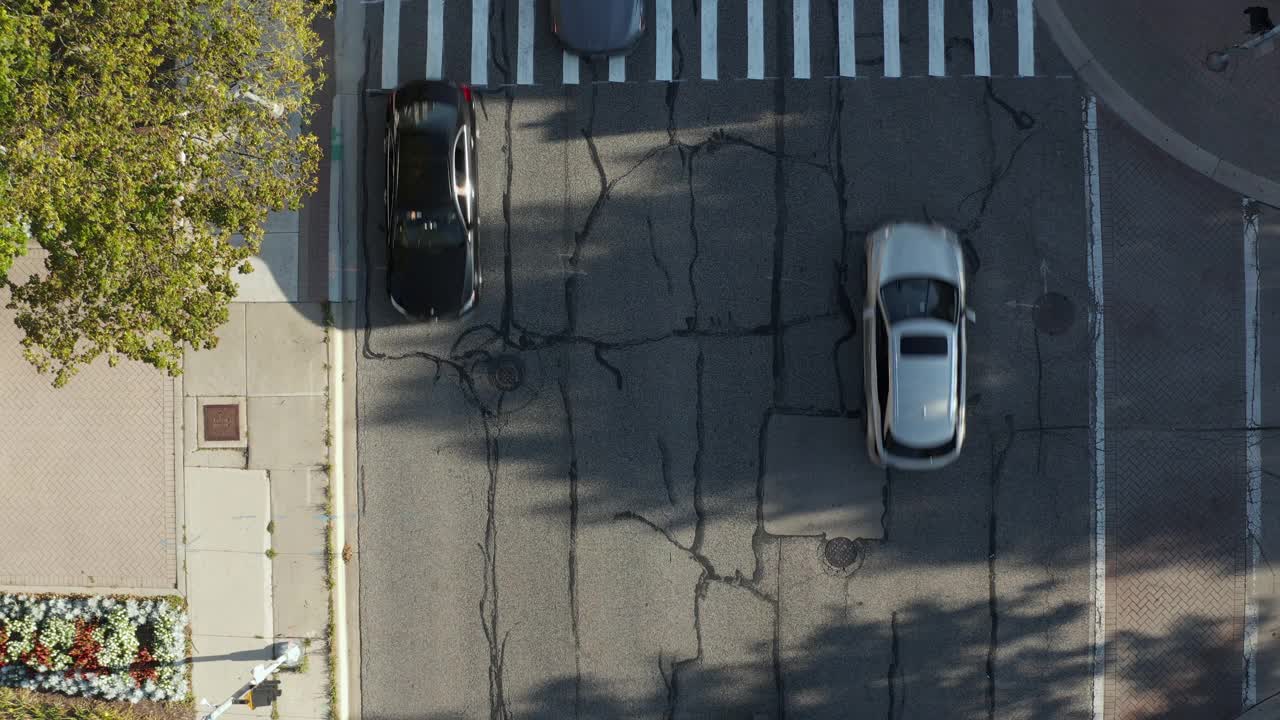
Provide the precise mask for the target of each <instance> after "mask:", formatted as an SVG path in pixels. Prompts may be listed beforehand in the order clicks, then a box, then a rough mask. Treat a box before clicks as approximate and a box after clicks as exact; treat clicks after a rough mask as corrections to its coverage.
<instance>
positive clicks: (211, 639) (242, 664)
mask: <svg viewBox="0 0 1280 720" xmlns="http://www.w3.org/2000/svg"><path fill="white" fill-rule="evenodd" d="M191 643H192V645H194V646H195V649H194V650H193V651H192V663H191V689H192V691H193V692H192V695H193V697H194V698H195V701H196V717H198V718H203V717H204V716H205V715H206V714H208V712H209V710H211V709H212V708H210V707H204V706H202V705H200V701H201V700H207V701H208V702H209V703H210V704H211V705H217V704H218V703H220V702H222V701H223V700H226V699H227V698H228V697H230V696H231V694H232V693H234V692H237V691H238V690H240V688H242V687H244V686H245V685H246V684H247V683H248V682H249V681H250V678H251V677H252V673H253V666H254V665H258V664H262V663H267V662H270V661H271V660H272V658H271V640H269V639H265V640H264V639H259V638H253V637H249V638H243V637H222V636H220V635H192V637H191ZM264 716H265V713H262V712H261V711H259V712H258V713H254V712H253V711H251V710H249V708H248V706H245V705H233V706H232V707H231V710H229V711H227V712H226V713H225V714H223V716H222V717H224V718H225V717H257V718H261V717H264Z"/></svg>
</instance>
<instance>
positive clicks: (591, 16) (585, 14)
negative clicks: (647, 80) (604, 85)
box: [551, 0, 644, 55]
mask: <svg viewBox="0 0 1280 720" xmlns="http://www.w3.org/2000/svg"><path fill="white" fill-rule="evenodd" d="M551 30H552V32H554V33H555V34H556V37H558V38H560V43H561V44H563V45H564V46H565V48H567V49H568V50H569V51H570V52H574V53H577V54H579V55H625V54H627V53H629V52H631V50H632V49H634V48H635V46H636V44H637V43H639V42H640V36H641V35H643V34H644V0H551Z"/></svg>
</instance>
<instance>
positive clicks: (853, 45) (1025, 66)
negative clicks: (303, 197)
mask: <svg viewBox="0 0 1280 720" xmlns="http://www.w3.org/2000/svg"><path fill="white" fill-rule="evenodd" d="M495 1H496V2H500V3H509V4H510V5H509V6H497V7H496V9H502V10H504V12H501V13H492V14H491V12H490V10H491V9H495V6H494V5H493V3H494V2H495ZM366 2H369V3H370V5H371V6H380V7H381V11H382V18H381V25H382V28H381V29H382V48H381V50H382V58H381V79H380V82H381V84H382V87H385V88H391V87H396V86H397V85H399V84H401V83H403V82H407V81H410V80H413V79H415V78H414V77H401V75H402V73H400V66H401V63H402V62H404V63H405V67H406V68H409V67H416V68H421V70H417V71H416V72H414V71H409V70H406V73H404V74H407V75H417V73H418V72H420V73H422V75H420V76H419V77H427V78H441V77H444V76H445V75H446V74H449V75H450V76H451V79H453V80H456V81H459V82H467V83H470V84H472V85H476V86H479V87H484V86H488V85H490V84H491V78H490V72H489V64H490V62H491V57H493V58H500V59H501V60H502V61H503V62H505V60H506V59H508V58H510V59H511V60H512V65H513V66H514V67H505V66H501V65H500V67H502V68H503V70H502V76H501V77H498V78H493V79H492V80H493V83H494V84H507V83H510V84H515V85H536V84H546V83H552V84H557V83H562V84H565V85H576V84H579V83H580V82H582V79H581V73H582V63H583V62H587V60H584V59H583V58H580V57H578V56H577V55H574V54H572V53H569V52H565V51H560V52H559V53H558V54H560V56H561V63H562V64H561V68H560V71H559V72H558V73H557V72H556V71H555V70H554V69H549V68H544V69H542V70H539V68H538V66H539V64H540V63H541V64H545V63H547V62H548V58H552V57H555V54H554V53H555V51H552V53H551V54H549V53H548V50H549V49H551V48H553V47H555V45H554V44H553V43H555V40H554V38H553V36H552V35H551V34H550V32H549V31H548V28H544V27H542V23H543V22H545V21H546V18H545V17H544V18H543V20H542V21H540V20H539V16H538V13H539V10H540V9H541V8H544V5H543V1H542V0H366ZM950 2H952V0H925V1H924V2H923V3H920V4H918V5H915V6H911V7H909V8H904V7H903V6H902V0H837V1H836V2H830V0H818V2H816V3H815V2H814V0H791V2H790V6H791V12H790V13H789V17H788V16H787V13H785V10H784V8H785V7H786V4H784V3H779V2H777V1H776V0H731V2H729V3H726V4H725V6H723V7H722V6H721V4H720V2H719V0H701V2H699V3H696V4H695V5H694V6H693V8H694V14H692V15H691V14H688V10H687V9H686V8H685V6H684V5H681V4H680V3H679V2H678V0H652V1H651V2H647V3H646V7H647V8H648V9H647V10H646V16H645V18H644V19H645V25H646V30H645V32H646V33H647V34H651V35H652V36H653V37H652V39H649V38H645V39H644V40H643V41H642V42H641V43H640V45H639V47H638V48H637V50H636V52H635V53H633V54H632V55H630V56H627V57H611V58H609V59H608V61H607V65H608V76H607V77H608V81H609V82H612V83H622V82H628V81H630V82H650V81H657V82H670V81H673V80H681V79H689V78H691V77H700V78H701V79H703V80H721V79H724V80H737V79H744V78H745V79H748V80H766V79H769V78H773V77H778V76H783V77H789V78H796V79H808V78H815V77H816V78H824V77H843V78H857V77H866V76H871V77H885V78H899V77H902V76H903V75H904V74H912V75H919V74H920V73H922V72H926V67H927V74H928V76H930V77H935V78H941V77H946V76H948V75H955V76H969V67H968V57H964V56H961V57H960V58H959V59H956V58H951V57H948V56H949V55H951V52H950V48H949V47H948V46H949V44H950V45H955V44H956V43H957V41H965V40H971V42H972V48H973V65H972V74H973V75H975V76H979V77H992V76H994V77H1011V76H1015V75H1016V76H1019V77H1033V76H1035V74H1036V46H1035V34H1036V19H1035V0H1015V3H1014V4H1015V5H1016V24H1015V16H1014V13H1008V14H1004V13H1000V14H998V15H997V17H995V18H993V17H992V16H991V0H970V2H971V4H972V8H971V11H969V9H965V10H964V11H962V12H960V13H959V15H960V17H959V18H956V17H953V18H951V20H950V23H951V25H952V27H951V28H950V29H949V28H948V27H947V23H948V20H947V17H946V15H947V13H946V8H947V5H948V4H949V3H950ZM459 5H461V7H462V8H467V7H470V13H469V15H470V19H469V23H470V28H469V30H470V36H471V37H470V43H468V42H467V37H466V28H462V27H456V28H455V27H453V26H452V24H453V23H455V22H458V23H466V22H468V21H467V20H465V19H464V20H453V19H448V20H446V12H445V11H446V8H448V9H450V13H449V15H448V17H449V18H454V17H461V18H466V16H467V13H466V11H465V9H464V10H462V11H461V14H460V15H459V14H455V13H454V12H453V10H455V9H457V8H458V6H459ZM867 5H872V6H874V5H879V6H880V7H879V11H880V15H881V20H882V25H881V27H880V28H870V29H868V28H865V27H864V28H862V34H863V40H864V43H863V47H859V43H858V32H857V30H858V26H857V17H858V13H860V12H862V13H864V16H867V15H865V13H874V12H875V10H876V8H874V7H870V8H868V7H866V6H867ZM921 5H927V13H919V12H918V11H917V8H919V9H923V8H921ZM508 7H509V8H510V9H511V10H515V13H516V17H515V18H514V22H513V19H511V18H510V16H509V14H508V12H505V10H506V9H507V8H508ZM677 7H678V8H679V12H677V9H676V8H677ZM961 7H963V6H961ZM957 9H958V8H956V7H954V6H953V7H952V11H953V12H954V11H955V10H957ZM721 10H723V11H724V13H723V14H722V13H721ZM744 10H745V26H744V25H743V19H744V16H743V14H742V13H743V12H744ZM904 10H905V14H904ZM542 11H543V12H545V10H542ZM415 16H416V17H415ZM678 17H679V18H680V20H679V22H680V23H687V24H696V25H697V27H696V28H693V27H677V18H678ZM869 17H871V18H874V17H875V16H874V14H870V15H869ZM406 18H407V19H406ZM499 18H501V19H502V20H501V22H506V23H511V24H508V25H507V27H506V28H494V27H490V24H491V23H493V22H497V21H500V20H499ZM410 21H412V22H410ZM424 21H425V27H426V38H425V40H426V42H425V43H423V38H421V37H416V38H409V37H402V36H401V34H402V32H405V29H406V28H422V27H423V23H424ZM373 22H375V23H376V22H377V20H373ZM446 24H448V25H449V27H446ZM546 24H547V25H549V24H550V23H549V22H548V23H546ZM926 24H927V26H925V25H926ZM833 26H834V27H833ZM922 26H925V27H922ZM961 26H967V29H968V30H969V32H971V35H969V36H968V37H967V38H966V37H965V36H964V35H963V34H962V32H963V31H961V33H957V30H956V28H957V27H961ZM877 29H878V30H880V31H881V32H880V33H875V30H877ZM512 30H514V32H512ZM417 32H421V30H418V31H417ZM775 33H776V35H775ZM742 34H745V35H746V37H745V38H744V37H742ZM833 34H834V37H833V36H832V35H833ZM875 34H880V35H881V38H880V40H879V42H877V40H876V39H874V35H875ZM922 34H923V35H924V36H925V37H926V38H927V43H924V44H921V43H909V42H908V43H904V42H903V41H902V38H903V37H904V36H905V37H909V38H918V37H920V36H921V35H922ZM957 34H959V37H958V38H957V37H952V36H953V35H957ZM722 36H723V39H724V43H723V47H724V48H725V49H726V50H727V53H728V54H727V55H725V56H723V57H722V56H721V52H720V50H721V43H720V40H721V39H722ZM868 38H871V39H870V40H868ZM677 40H681V41H682V43H681V44H680V45H679V46H677V42H676V41H677ZM744 40H745V43H744ZM491 43H501V44H502V45H503V46H504V47H497V48H491V47H490V44H491ZM993 43H1000V44H1001V45H999V47H998V48H997V52H995V53H993V49H992V44H993ZM695 44H696V45H697V51H696V52H695V51H694V50H693V48H692V46H693V45H695ZM963 44H968V43H967V42H966V43H963ZM963 44H962V45H961V47H963ZM1015 44H1016V53H1015V52H1014V51H1013V46H1014V45H1015ZM744 45H745V58H744V57H743V54H742V52H743V48H744ZM877 45H880V47H876V46H877ZM424 48H425V56H424V54H423V53H424ZM788 48H789V54H790V56H791V57H790V58H789V60H790V62H789V63H788V58H787V57H786V54H787V53H788ZM681 49H683V51H684V52H685V55H684V56H683V57H681V58H680V59H681V60H682V62H681V63H680V67H681V69H682V71H683V72H682V75H683V77H675V73H676V72H677V68H676V67H675V65H676V60H677V55H678V52H677V51H679V50H681ZM832 50H834V52H832ZM859 51H861V52H862V59H860V58H859ZM467 52H469V53H470V72H469V76H468V77H458V76H456V75H458V74H461V73H465V72H467V70H466V69H465V68H466V67H467V64H466V60H465V54H466V53H467ZM926 52H927V56H926ZM775 53H776V55H775ZM459 55H462V56H463V57H458V56H459ZM692 55H696V57H697V62H698V68H697V69H696V70H694V69H693V68H692V67H691V65H692V62H683V61H684V60H689V59H690V56H692ZM451 56H452V57H451ZM993 57H998V58H999V60H1000V63H1001V67H1000V68H993V67H992V58H993ZM1014 58H1016V65H1015V64H1014V62H1015V61H1014ZM744 60H745V65H744ZM926 61H927V63H926ZM775 63H776V66H775V65H774V64H775ZM628 65H629V66H630V69H628ZM860 65H861V66H862V67H861V70H860V68H859V66H860ZM722 75H723V77H722ZM593 78H594V79H595V80H603V79H604V78H600V77H599V76H593Z"/></svg>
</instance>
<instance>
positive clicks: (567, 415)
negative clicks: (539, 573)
mask: <svg viewBox="0 0 1280 720" xmlns="http://www.w3.org/2000/svg"><path fill="white" fill-rule="evenodd" d="M560 401H561V403H562V404H563V405H564V420H565V430H566V433H567V434H568V437H569V623H570V625H569V629H570V632H571V634H572V635H573V671H574V676H573V716H574V717H579V716H580V714H581V711H582V638H581V635H580V633H579V629H578V628H579V624H578V618H579V610H578V443H577V439H576V436H575V434H574V429H573V404H572V403H571V402H570V401H569V388H568V386H567V385H566V384H565V382H564V380H561V381H560Z"/></svg>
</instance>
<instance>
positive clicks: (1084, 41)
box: [1037, 0, 1280, 207]
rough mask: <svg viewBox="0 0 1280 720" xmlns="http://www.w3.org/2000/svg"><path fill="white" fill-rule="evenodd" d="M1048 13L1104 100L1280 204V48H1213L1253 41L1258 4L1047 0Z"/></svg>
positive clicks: (1161, 142)
mask: <svg viewBox="0 0 1280 720" xmlns="http://www.w3.org/2000/svg"><path fill="white" fill-rule="evenodd" d="M1037 5H1038V6H1039V11H1040V16H1041V18H1042V19H1043V20H1044V22H1045V25H1046V26H1047V27H1048V28H1049V31H1050V34H1051V35H1052V36H1053V39H1054V40H1055V41H1056V42H1057V44H1058V46H1059V47H1061V48H1062V51H1063V53H1064V54H1065V55H1066V56H1067V59H1068V60H1070V61H1071V65H1072V67H1073V68H1074V69H1075V70H1076V72H1077V73H1078V74H1079V75H1080V76H1081V78H1082V79H1083V80H1084V81H1085V82H1086V83H1087V84H1088V85H1089V87H1090V88H1091V89H1092V90H1093V92H1094V93H1096V94H1097V96H1098V98H1099V99H1101V100H1102V102H1103V103H1104V104H1106V105H1107V107H1108V108H1109V109H1110V110H1111V111H1112V112H1115V113H1116V114H1118V115H1120V117H1122V118H1123V119H1124V120H1125V121H1126V122H1127V123H1128V124H1129V125H1131V126H1132V127H1133V128H1134V129H1136V130H1137V131H1138V132H1139V133H1141V134H1142V135H1143V136H1145V137H1146V138H1147V139H1148V140H1150V141H1151V142H1153V143H1155V144H1156V145H1157V146H1159V147H1161V148H1162V149H1164V150H1165V151H1166V152H1168V153H1170V154H1171V155H1173V156H1174V157H1176V158H1177V159H1178V160H1180V161H1181V162H1183V163H1185V164H1187V165H1189V166H1191V167H1192V168H1194V169H1196V170H1197V171H1199V172H1201V173H1203V174H1205V175H1208V176H1209V177H1211V178H1213V179H1214V180H1216V181H1217V182H1219V183H1221V184H1223V185H1225V186H1226V187H1228V188H1230V189H1231V190H1234V191H1236V192H1238V193H1240V194H1242V195H1245V196H1247V197H1251V198H1253V199H1256V200H1260V201H1262V202H1264V203H1267V204H1268V205H1273V206H1277V207H1280V141H1277V138H1278V137H1280V89H1277V81H1278V79H1280V52H1270V53H1259V52H1257V51H1255V52H1253V53H1250V54H1247V55H1245V54H1240V55H1235V56H1233V57H1232V60H1231V65H1230V67H1228V68H1227V70H1226V71H1225V72H1221V73H1215V72H1212V71H1210V70H1208V69H1207V68H1206V67H1205V64H1204V59H1205V56H1206V55H1207V54H1208V53H1209V52H1211V51H1215V50H1221V49H1222V48H1224V47H1226V46H1229V45H1233V44H1235V43H1239V42H1242V41H1244V40H1245V39H1247V37H1248V36H1247V34H1246V31H1247V30H1248V28H1249V22H1248V18H1247V17H1246V16H1245V15H1244V14H1243V11H1244V8H1245V7H1246V6H1250V5H1261V6H1264V7H1268V8H1269V9H1270V10H1271V15H1272V19H1273V20H1276V21H1280V2H1276V0H1268V1H1265V2H1264V1H1262V0H1241V1H1240V2H1238V3H1206V2H1200V1H1198V0H1170V1H1169V2H1163V3H1155V4H1153V3H1150V2H1143V1H1142V0H1071V2H1061V1H1060V0H1039V1H1038V3H1037Z"/></svg>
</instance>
